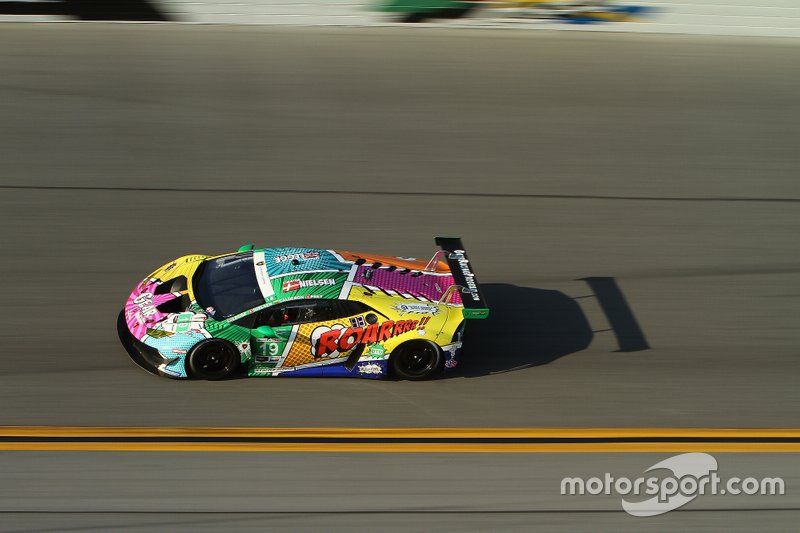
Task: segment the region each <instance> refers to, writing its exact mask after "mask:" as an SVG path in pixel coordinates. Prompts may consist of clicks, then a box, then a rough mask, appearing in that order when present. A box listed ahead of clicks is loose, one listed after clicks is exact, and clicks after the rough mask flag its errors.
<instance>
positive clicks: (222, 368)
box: [186, 339, 241, 380]
mask: <svg viewBox="0 0 800 533" xmlns="http://www.w3.org/2000/svg"><path fill="white" fill-rule="evenodd" d="M240 361H241V356H240V355H239V350H237V349H236V346H234V345H233V344H231V343H229V342H226V341H222V340H219V339H209V340H204V341H201V342H199V343H197V344H196V345H195V346H194V347H193V348H192V349H191V350H190V351H189V354H188V355H187V356H186V370H187V371H188V373H189V375H190V376H191V377H194V378H198V379H208V380H218V379H225V378H228V377H231V376H232V375H233V374H234V373H235V372H236V370H237V369H238V368H239V363H240Z"/></svg>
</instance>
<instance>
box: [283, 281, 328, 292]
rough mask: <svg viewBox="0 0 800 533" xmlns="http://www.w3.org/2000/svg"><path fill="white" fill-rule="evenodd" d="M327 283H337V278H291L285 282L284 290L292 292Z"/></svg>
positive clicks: (322, 285)
mask: <svg viewBox="0 0 800 533" xmlns="http://www.w3.org/2000/svg"><path fill="white" fill-rule="evenodd" d="M325 285H336V280H335V279H332V278H323V279H298V278H295V279H290V280H288V281H284V282H283V292H292V291H297V290H300V289H305V288H307V287H324V286H325Z"/></svg>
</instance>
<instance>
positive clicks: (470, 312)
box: [461, 307, 489, 319]
mask: <svg viewBox="0 0 800 533" xmlns="http://www.w3.org/2000/svg"><path fill="white" fill-rule="evenodd" d="M461 313H462V314H463V315H464V318H477V319H484V318H489V309H486V308H483V309H480V308H473V309H471V308H468V307H465V308H464V309H462V310H461Z"/></svg>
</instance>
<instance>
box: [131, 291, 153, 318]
mask: <svg viewBox="0 0 800 533" xmlns="http://www.w3.org/2000/svg"><path fill="white" fill-rule="evenodd" d="M133 303H135V304H136V305H138V306H139V310H140V311H141V312H142V316H143V317H145V318H147V317H150V316H153V315H154V314H156V313H157V312H158V309H156V306H155V305H153V293H150V292H145V293H143V294H140V295H139V296H137V297H136V299H135V300H134V301H133Z"/></svg>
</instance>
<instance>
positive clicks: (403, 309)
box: [392, 303, 440, 315]
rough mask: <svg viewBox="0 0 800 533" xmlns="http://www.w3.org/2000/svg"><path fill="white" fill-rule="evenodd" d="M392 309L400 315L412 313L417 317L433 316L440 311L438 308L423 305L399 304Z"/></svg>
mask: <svg viewBox="0 0 800 533" xmlns="http://www.w3.org/2000/svg"><path fill="white" fill-rule="evenodd" d="M392 309H394V310H395V311H397V312H398V313H401V314H405V313H414V314H418V315H435V314H438V313H439V311H440V309H439V307H438V306H436V305H432V304H424V303H400V304H397V305H395V306H394V307H392Z"/></svg>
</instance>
